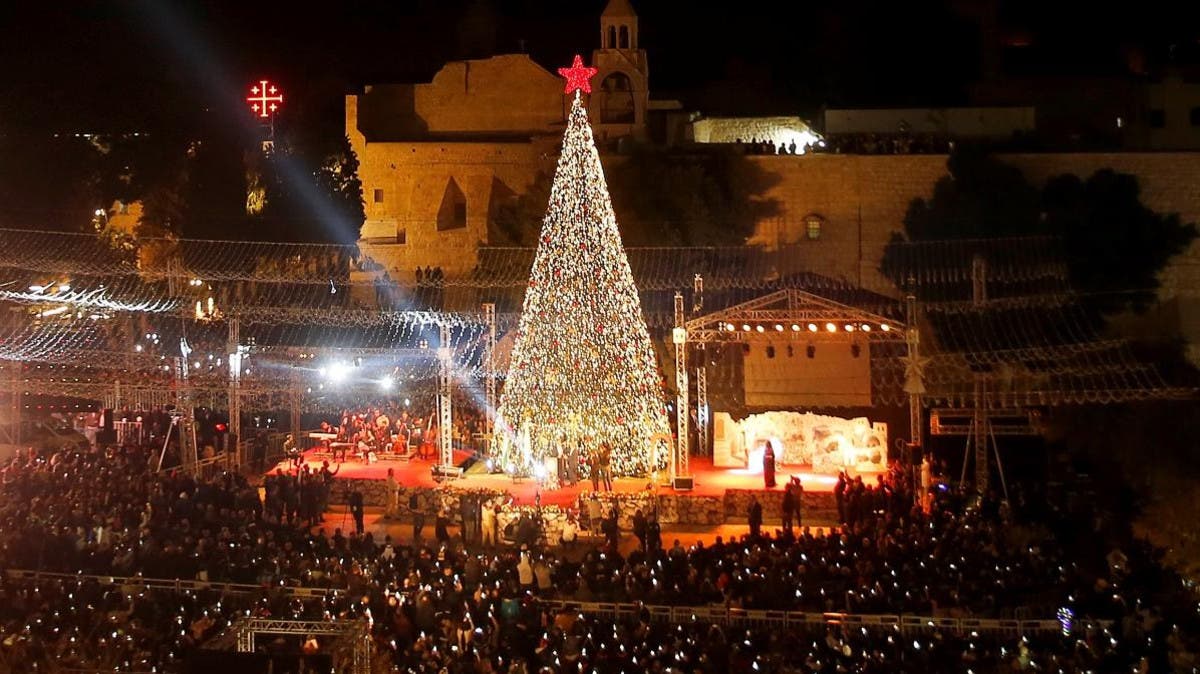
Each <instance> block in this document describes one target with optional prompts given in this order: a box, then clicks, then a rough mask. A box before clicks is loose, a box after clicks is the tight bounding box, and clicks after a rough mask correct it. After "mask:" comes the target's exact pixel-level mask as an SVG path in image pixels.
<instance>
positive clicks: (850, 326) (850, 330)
mask: <svg viewBox="0 0 1200 674" xmlns="http://www.w3.org/2000/svg"><path fill="white" fill-rule="evenodd" d="M846 332H854V325H853V324H851V323H847V324H846Z"/></svg>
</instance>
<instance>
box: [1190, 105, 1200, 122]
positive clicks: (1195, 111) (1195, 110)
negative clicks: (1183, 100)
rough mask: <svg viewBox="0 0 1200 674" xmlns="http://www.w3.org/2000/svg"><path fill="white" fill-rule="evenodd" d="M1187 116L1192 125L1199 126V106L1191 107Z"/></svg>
mask: <svg viewBox="0 0 1200 674" xmlns="http://www.w3.org/2000/svg"><path fill="white" fill-rule="evenodd" d="M1188 118H1189V121H1191V123H1192V126H1200V107H1197V108H1192V111H1191V113H1190V114H1189V115H1188Z"/></svg>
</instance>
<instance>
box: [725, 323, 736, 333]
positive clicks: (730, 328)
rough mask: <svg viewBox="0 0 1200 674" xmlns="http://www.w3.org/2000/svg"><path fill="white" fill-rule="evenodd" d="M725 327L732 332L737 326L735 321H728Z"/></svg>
mask: <svg viewBox="0 0 1200 674" xmlns="http://www.w3.org/2000/svg"><path fill="white" fill-rule="evenodd" d="M725 329H726V330H728V331H730V332H733V331H734V330H736V329H737V328H736V327H735V326H734V325H733V323H726V324H725Z"/></svg>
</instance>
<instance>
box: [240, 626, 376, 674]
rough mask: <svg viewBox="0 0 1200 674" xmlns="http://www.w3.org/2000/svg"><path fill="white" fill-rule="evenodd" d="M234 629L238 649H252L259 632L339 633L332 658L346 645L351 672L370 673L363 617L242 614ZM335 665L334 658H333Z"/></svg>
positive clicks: (368, 639)
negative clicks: (337, 618) (282, 617)
mask: <svg viewBox="0 0 1200 674" xmlns="http://www.w3.org/2000/svg"><path fill="white" fill-rule="evenodd" d="M230 629H232V630H234V631H235V632H236V633H237V649H238V652H239V653H253V652H254V648H255V637H256V636H257V635H259V634H299V635H303V636H307V635H310V634H313V635H316V634H324V635H333V636H337V637H339V639H338V643H336V644H335V645H334V651H335V660H336V656H337V651H338V650H344V649H346V647H347V646H348V647H349V649H350V650H351V657H352V659H353V666H352V669H351V670H350V671H352V672H353V673H354V674H370V671H371V627H370V625H369V624H368V623H367V621H366V620H365V619H361V620H352V621H327V620H280V619H272V618H242V619H241V620H239V621H237V622H236V623H234V624H233V626H232V627H231V628H230ZM334 664H335V665H336V664H337V662H336V661H335V663H334Z"/></svg>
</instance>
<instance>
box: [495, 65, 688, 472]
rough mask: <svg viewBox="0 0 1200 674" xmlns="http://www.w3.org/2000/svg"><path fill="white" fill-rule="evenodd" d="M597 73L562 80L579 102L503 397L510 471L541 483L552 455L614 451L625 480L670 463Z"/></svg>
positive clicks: (503, 457)
mask: <svg viewBox="0 0 1200 674" xmlns="http://www.w3.org/2000/svg"><path fill="white" fill-rule="evenodd" d="M595 72H596V71H595V69H594V68H585V67H584V66H583V64H582V62H581V60H580V58H579V57H578V56H576V57H575V63H574V65H573V67H571V68H561V69H559V73H560V74H562V75H563V76H564V77H566V78H567V87H566V93H572V92H575V101H574V103H573V104H572V106H571V113H570V117H569V118H568V120H567V130H566V133H565V135H564V136H563V145H562V156H561V157H560V158H559V160H558V169H557V171H556V173H555V175H554V184H553V187H552V188H551V191H550V204H549V207H548V209H547V211H546V217H545V220H544V221H543V222H542V232H541V238H540V240H539V243H538V249H537V255H536V256H535V257H534V261H533V270H532V272H531V273H530V279H529V288H528V290H527V291H526V293H525V306H524V309H523V311H522V313H521V322H520V328H519V331H518V333H517V336H516V342H515V344H514V346H513V352H512V361H511V363H510V365H509V371H508V378H507V381H506V383H505V385H504V391H503V393H502V395H501V397H500V410H499V414H498V418H499V420H500V426H499V428H500V429H503V430H504V431H505V432H504V433H503V435H502V437H501V439H500V443H499V447H498V449H499V457H498V458H499V460H500V465H501V467H502V468H505V469H507V470H515V471H519V472H523V473H531V472H537V471H536V467H537V466H538V465H541V463H542V461H543V457H544V456H545V454H546V452H547V451H548V450H549V449H550V448H551V447H552V446H559V447H561V446H570V447H572V448H576V449H582V450H584V451H592V450H593V449H595V448H596V447H598V446H600V444H601V443H608V445H609V446H610V447H611V450H612V451H611V456H612V462H611V469H612V472H613V474H614V475H640V474H646V473H648V472H650V471H651V470H657V469H660V468H662V467H663V466H664V465H665V464H666V461H667V458H668V457H667V451H666V445H665V443H660V439H661V436H663V435H665V434H666V433H668V432H669V430H668V426H667V417H666V410H665V408H664V404H663V394H662V378H661V376H660V374H659V372H658V366H657V363H656V361H655V356H654V348H653V346H652V345H651V343H650V334H649V332H648V331H647V329H646V319H645V318H644V317H643V315H642V307H641V303H640V302H639V300H638V291H637V288H636V287H635V286H634V283H633V273H632V272H631V271H630V268H629V259H628V258H627V257H626V256H625V249H624V248H623V247H622V245H621V235H620V233H619V232H618V231H617V219H616V216H615V215H614V214H613V208H612V200H611V199H610V198H609V195H608V186H607V184H606V183H605V180H604V170H603V168H602V167H601V165H600V155H599V153H597V151H596V144H595V141H594V140H593V138H592V128H591V125H590V124H589V123H588V115H587V110H586V109H585V107H584V105H583V103H582V102H581V99H580V94H579V91H580V90H582V91H584V92H590V91H591V86H590V83H589V82H588V79H589V78H590V77H591V76H592V75H594V74H595Z"/></svg>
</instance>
